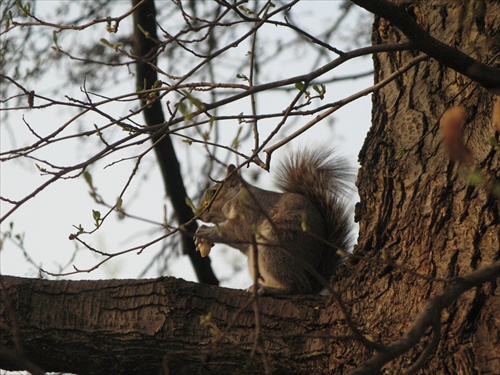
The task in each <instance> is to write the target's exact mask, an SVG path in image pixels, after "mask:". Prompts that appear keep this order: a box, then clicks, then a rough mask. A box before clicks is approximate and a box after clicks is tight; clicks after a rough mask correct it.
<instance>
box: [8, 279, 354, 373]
mask: <svg viewBox="0 0 500 375" xmlns="http://www.w3.org/2000/svg"><path fill="white" fill-rule="evenodd" d="M2 285H3V287H2V288H3V292H4V298H2V300H1V303H0V317H1V319H2V321H3V322H4V323H6V324H8V325H9V326H11V327H13V326H15V324H16V321H17V325H18V333H19V338H20V340H21V344H22V346H23V348H24V352H25V353H24V354H25V357H26V358H28V359H29V360H30V361H31V362H33V363H35V364H37V365H38V366H39V367H42V368H43V369H44V370H45V371H57V372H70V373H78V374H159V373H164V374H167V373H170V374H196V373H206V374H261V373H262V372H263V366H264V365H263V363H264V361H265V362H267V363H268V366H269V367H270V368H271V369H272V370H273V371H274V373H282V374H292V373H303V374H308V373H314V372H315V371H314V370H315V369H316V370H317V369H328V368H329V367H332V366H333V365H334V364H331V363H329V362H330V359H329V352H328V350H327V348H328V347H329V346H330V345H335V342H336V340H335V339H334V338H332V337H327V336H328V335H329V334H331V333H332V332H333V331H335V333H336V334H343V333H344V334H345V333H348V330H347V328H346V327H345V323H344V319H343V317H342V316H341V314H339V311H338V309H334V308H332V304H329V303H327V301H328V297H326V296H300V297H286V296H283V297H262V298H261V299H260V303H259V306H258V310H259V311H260V314H261V315H260V316H261V324H262V326H263V327H265V335H266V336H265V344H264V345H265V346H264V347H263V349H264V350H262V351H261V350H258V346H256V344H255V343H256V337H257V333H258V332H259V330H257V329H256V327H255V313H254V308H255V305H253V304H252V297H251V295H250V294H249V293H247V292H246V291H234V290H233V291H230V290H228V289H224V288H216V287H211V286H205V285H201V284H196V283H191V282H186V281H183V280H179V279H174V278H161V279H154V280H99V281H48V280H34V279H23V278H15V277H8V276H2ZM5 295H8V302H10V303H6V299H5ZM9 305H10V306H11V308H9V307H8V306H9ZM328 306H330V307H328ZM339 315H340V316H339ZM210 316H211V318H210ZM203 317H205V319H206V321H207V322H208V324H207V325H202V324H201V323H200V319H201V318H203ZM13 318H14V319H15V320H13ZM261 332H262V331H261ZM311 332H313V333H314V335H313V336H310V334H311ZM3 333H4V334H3V335H2V338H1V342H0V343H1V345H3V346H4V347H5V346H7V347H10V348H12V347H14V346H15V345H14V342H13V340H12V338H13V337H14V336H13V335H11V334H8V333H7V332H5V331H4V332H3ZM347 340H348V339H347ZM256 348H257V350H256ZM263 356H264V357H265V359H264V358H263ZM337 362H338V361H335V363H337ZM2 368H4V369H19V366H18V365H17V364H16V363H9V362H7V361H5V358H4V357H2Z"/></svg>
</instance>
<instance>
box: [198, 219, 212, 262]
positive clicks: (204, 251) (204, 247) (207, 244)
mask: <svg viewBox="0 0 500 375" xmlns="http://www.w3.org/2000/svg"><path fill="white" fill-rule="evenodd" d="M209 233H210V227H207V226H206V225H202V226H201V227H199V228H198V229H197V230H196V233H195V234H194V244H195V246H196V249H197V250H198V251H199V252H200V255H201V256H202V257H206V256H207V255H208V254H210V250H212V247H213V246H214V243H213V242H211V241H209V240H208V239H207V238H205V236H206V235H207V234H209Z"/></svg>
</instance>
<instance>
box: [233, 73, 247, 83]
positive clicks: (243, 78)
mask: <svg viewBox="0 0 500 375" xmlns="http://www.w3.org/2000/svg"><path fill="white" fill-rule="evenodd" d="M236 78H239V79H241V80H243V81H248V80H249V79H248V77H247V76H246V75H244V74H240V73H238V74H236Z"/></svg>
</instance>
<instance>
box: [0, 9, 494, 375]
mask: <svg viewBox="0 0 500 375" xmlns="http://www.w3.org/2000/svg"><path fill="white" fill-rule="evenodd" d="M476 4H482V5H484V6H485V9H486V11H481V9H476V7H477V5H476ZM405 10H406V11H407V12H408V13H409V14H410V15H411V16H412V17H414V18H415V19H416V20H417V22H418V24H420V25H421V26H422V27H424V29H425V30H427V31H428V32H429V33H430V34H431V35H433V36H435V37H436V38H438V39H439V40H441V41H442V42H444V43H446V44H448V45H451V46H453V47H456V48H459V49H460V50H462V51H463V52H465V53H467V54H469V55H470V56H471V57H473V58H475V59H477V60H479V61H481V62H484V63H487V64H488V65H490V66H498V64H499V63H500V59H499V53H498V44H497V45H492V44H491V41H492V40H495V39H494V36H495V35H499V34H500V4H499V3H498V2H496V1H478V2H463V3H461V2H451V1H450V2H443V1H432V2H428V1H420V2H410V3H409V4H406V5H405ZM402 40H406V37H404V36H403V34H402V33H401V32H399V31H398V30H397V29H395V28H394V27H393V26H392V25H391V23H390V22H388V21H386V20H384V19H380V18H378V19H376V21H375V25H374V29H373V42H374V43H375V44H379V43H393V42H399V41H402ZM417 54H418V53H417V52H394V53H389V54H380V55H377V56H375V58H374V62H375V71H376V77H375V79H376V81H377V82H379V81H380V80H382V79H384V78H385V77H387V76H388V75H390V74H391V73H392V72H394V71H396V70H397V69H398V68H400V67H402V66H404V65H405V64H406V63H407V62H408V61H410V60H411V59H413V58H414V57H415V56H416V55H417ZM492 104H493V95H492V94H491V93H489V92H488V91H486V89H484V88H483V87H481V86H480V85H478V84H477V83H475V82H472V81H471V80H470V79H468V78H465V77H464V76H463V75H461V74H458V73H456V72H455V71H453V70H452V69H450V68H447V67H445V66H444V65H442V64H439V63H437V62H436V61H434V60H428V61H426V62H423V63H420V64H419V65H418V66H417V67H415V68H413V69H411V70H409V71H408V72H407V73H405V74H404V75H401V76H400V77H399V78H398V79H397V80H395V81H393V82H392V83H391V84H390V85H389V86H386V87H384V88H383V89H381V90H380V91H378V92H377V93H376V94H375V95H374V98H373V124H372V128H371V130H370V133H369V134H368V137H367V140H366V143H365V145H364V147H363V150H362V152H361V155H360V160H361V163H362V168H361V170H360V173H359V178H358V187H359V194H360V198H361V199H360V202H361V203H360V204H359V205H358V208H357V217H358V219H359V223H360V237H359V239H358V245H357V247H356V249H355V256H359V257H363V259H361V260H360V259H358V258H352V257H351V258H348V259H347V261H346V263H345V265H344V266H343V267H342V268H341V269H340V270H339V272H338V274H337V275H336V287H337V289H338V290H339V291H340V296H341V299H342V301H343V305H345V306H346V307H347V310H348V311H349V313H350V315H349V316H350V317H351V318H352V322H349V319H348V318H346V315H345V314H344V313H343V312H342V311H341V310H342V306H343V305H342V304H339V301H338V300H336V299H333V300H332V299H331V297H328V296H301V297H263V298H261V299H259V300H258V303H257V304H256V303H255V302H254V301H252V299H251V296H250V295H248V294H246V293H245V292H242V291H229V290H227V289H223V288H216V287H208V286H203V285H198V284H193V283H186V282H183V281H179V280H174V279H159V280H140V281H136V280H134V281H132V280H130V281H123V280H121V281H117V280H110V281H95V282H94V281H93V282H87V281H86V282H70V281H44V280H25V279H18V278H6V277H4V278H3V283H2V284H3V287H2V288H3V290H4V297H3V298H2V300H1V302H0V314H1V316H2V320H3V321H5V322H6V323H7V324H8V325H9V326H10V327H13V334H11V333H5V332H6V331H3V332H4V333H3V335H2V338H1V344H2V345H3V346H4V347H5V346H8V347H9V348H15V347H16V343H15V342H14V341H15V340H14V339H15V338H16V332H18V333H19V334H18V335H17V337H19V338H20V341H21V343H20V344H17V345H18V348H19V347H20V346H19V345H22V348H23V349H24V357H18V358H16V359H17V360H18V361H19V359H20V358H21V359H23V358H27V359H29V360H30V361H32V362H34V363H36V364H38V365H39V366H41V367H43V368H44V369H45V370H52V371H71V372H78V373H95V374H100V373H110V372H113V373H151V372H158V371H159V369H160V368H163V370H164V373H167V372H170V373H195V372H197V373H262V372H263V371H264V370H267V369H269V370H270V371H273V372H274V373H297V374H306V373H307V374H311V373H312V374H322V373H337V374H343V373H347V372H349V371H350V370H353V369H355V368H356V367H358V366H360V365H361V364H362V363H363V362H365V361H367V360H370V358H371V359H372V360H373V358H374V357H376V356H377V355H379V354H380V353H382V354H383V353H387V351H377V350H375V349H377V348H379V346H377V345H387V344H390V343H393V342H395V341H397V340H399V339H400V338H401V336H402V335H403V333H404V332H406V331H407V330H408V329H409V327H410V326H411V324H412V322H413V321H414V320H415V319H416V318H417V317H418V316H419V314H422V313H423V312H425V311H426V308H427V307H428V306H429V304H430V303H431V302H437V303H438V304H439V302H440V301H442V305H441V308H444V310H442V311H441V310H436V312H434V315H433V316H434V318H433V319H432V320H431V324H430V325H429V328H428V329H427V330H426V331H425V334H424V335H423V338H422V339H421V340H420V339H419V337H417V339H416V341H417V342H418V345H416V346H415V347H413V348H412V349H410V350H409V351H408V352H407V353H405V354H403V355H401V356H399V357H396V359H395V360H392V361H390V362H388V364H387V365H386V366H385V367H384V368H383V369H382V371H380V370H377V367H376V366H375V365H373V363H375V362H376V361H375V360H373V361H371V362H367V363H368V364H367V365H366V366H364V367H363V366H361V367H359V368H358V369H357V371H358V372H357V373H368V374H369V373H380V372H383V373H387V374H400V373H403V371H404V370H406V369H408V368H410V367H411V365H412V364H415V363H418V362H417V361H418V358H419V356H420V355H421V353H422V352H423V351H424V348H426V347H429V348H431V349H432V350H428V351H424V353H427V352H428V354H429V356H428V357H426V359H427V361H426V362H425V364H424V367H423V369H422V370H421V373H426V374H457V373H462V374H495V373H498V369H499V368H500V358H499V354H498V353H500V343H499V340H500V339H499V337H498V331H499V329H500V323H499V321H498V311H500V296H499V291H498V288H497V285H498V281H499V279H498V278H497V279H496V280H494V281H493V282H488V283H482V282H479V283H477V284H476V283H473V282H471V281H470V279H466V280H465V285H466V286H464V285H463V284H462V287H463V290H464V291H465V290H468V291H466V292H465V293H463V294H461V295H460V297H459V298H458V299H457V300H456V301H454V302H453V300H452V301H449V300H447V298H446V293H447V291H449V290H450V289H453V287H454V285H456V284H459V280H455V282H454V283H450V282H445V281H442V279H448V280H449V279H451V278H454V277H457V276H466V275H468V274H470V273H471V272H474V271H475V270H478V269H482V268H483V267H486V266H488V265H491V264H496V268H493V269H492V270H491V271H490V272H492V273H493V275H498V274H499V269H498V259H499V255H500V254H499V248H500V238H499V236H500V235H499V230H500V214H499V199H498V196H495V195H494V194H493V192H492V183H493V182H494V181H495V180H497V181H498V180H499V179H500V175H499V174H500V172H499V171H500V157H499V151H498V149H495V148H494V147H492V146H491V144H490V143H489V139H490V138H491V137H493V138H494V139H496V140H497V141H498V139H499V132H498V131H496V130H495V128H494V125H493V123H492V121H491V113H492V107H493V105H492ZM452 105H462V106H463V107H465V109H466V111H467V122H466V125H465V140H466V144H467V146H468V147H469V148H470V149H471V151H472V153H473V158H474V166H475V167H476V168H477V169H478V171H479V172H480V175H481V182H482V183H480V184H479V185H478V186H472V185H471V184H470V183H469V182H468V181H467V175H468V174H467V172H466V171H465V172H464V171H463V170H462V169H459V168H457V166H456V165H455V163H454V162H452V161H450V159H449V157H448V155H447V154H446V152H445V149H444V147H443V145H442V140H441V138H442V137H441V133H440V126H439V119H440V117H441V115H442V113H443V112H444V110H445V109H446V108H448V107H449V106H452ZM495 261H496V262H497V263H494V262H495ZM399 266H404V267H405V268H404V269H403V268H401V267H399ZM416 273H418V274H419V275H425V276H426V278H423V277H420V276H418V275H417V274H416ZM490 279H491V275H490ZM467 285H468V287H467ZM476 285H479V286H476ZM468 288H470V289H468ZM458 294H460V293H458ZM458 294H457V295H458ZM6 296H8V297H6ZM435 296H438V297H437V298H433V297H435ZM9 301H10V302H11V306H10V305H9ZM255 310H257V312H258V314H256V313H255V312H254V311H255ZM209 313H210V315H211V317H210V318H209V317H208V316H207V314H209ZM200 316H205V318H206V319H205V325H202V324H200V322H199V319H200ZM256 316H258V317H260V318H259V319H256ZM420 316H421V315H420ZM16 320H17V323H16ZM349 324H354V325H355V327H357V329H358V330H359V333H361V334H362V335H363V336H364V337H365V341H366V342H368V344H367V345H363V344H361V343H360V340H359V336H358V337H357V338H355V337H354V336H355V333H354V332H353V330H352V327H351V328H349ZM16 327H18V329H16ZM431 327H432V328H431ZM436 338H437V339H438V340H439V341H433V340H435V339H436ZM370 341H371V342H373V343H376V344H373V345H371V344H370V343H369V342H370ZM406 341H408V340H406ZM429 344H430V345H429ZM434 344H435V345H436V348H433V345H434ZM370 345H371V346H370ZM434 349H435V350H434ZM375 359H377V358H375ZM378 359H380V357H379V358H378ZM12 363H13V362H12ZM382 363H383V362H382ZM372 365H373V366H374V367H370V366H372ZM2 366H5V368H20V367H19V366H18V365H16V364H12V365H10V363H9V366H6V365H5V364H4V363H2ZM16 366H18V367H16ZM374 369H375V370H374Z"/></svg>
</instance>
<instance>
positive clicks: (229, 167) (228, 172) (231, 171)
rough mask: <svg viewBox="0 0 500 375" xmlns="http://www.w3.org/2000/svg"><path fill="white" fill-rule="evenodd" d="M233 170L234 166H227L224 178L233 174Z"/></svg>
mask: <svg viewBox="0 0 500 375" xmlns="http://www.w3.org/2000/svg"><path fill="white" fill-rule="evenodd" d="M235 169H236V167H235V166H234V164H229V166H228V167H227V172H226V177H227V176H229V175H230V174H231V173H233V171H234V170H235Z"/></svg>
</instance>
